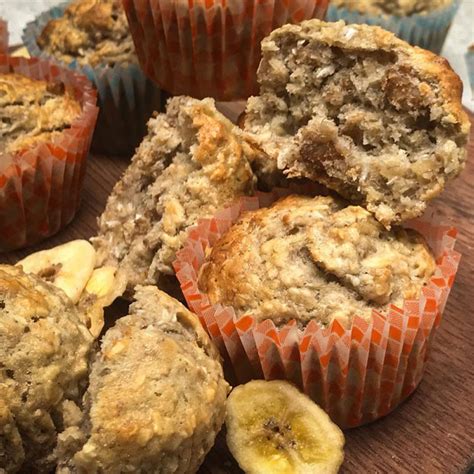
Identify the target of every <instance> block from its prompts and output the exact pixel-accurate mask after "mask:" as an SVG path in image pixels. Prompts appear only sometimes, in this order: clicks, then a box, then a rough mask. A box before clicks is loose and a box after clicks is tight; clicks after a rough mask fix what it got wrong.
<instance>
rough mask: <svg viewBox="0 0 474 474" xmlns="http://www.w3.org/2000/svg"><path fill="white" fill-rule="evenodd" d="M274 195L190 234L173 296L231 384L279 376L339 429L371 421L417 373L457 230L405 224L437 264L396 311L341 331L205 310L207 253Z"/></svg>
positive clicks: (445, 289)
mask: <svg viewBox="0 0 474 474" xmlns="http://www.w3.org/2000/svg"><path fill="white" fill-rule="evenodd" d="M286 194H288V193H286ZM282 195H285V192H284V191H281V190H278V191H274V192H272V193H261V194H258V195H257V196H256V197H250V198H242V199H240V200H239V201H238V202H236V203H235V204H233V205H232V206H230V207H228V208H226V209H224V210H223V211H221V212H219V213H218V214H216V215H215V216H214V217H212V218H210V219H203V220H200V221H199V223H198V224H197V226H195V227H193V228H192V229H190V230H189V234H188V239H187V241H186V244H185V245H184V247H183V249H182V250H181V251H180V252H178V254H177V259H176V261H175V262H174V268H175V271H176V276H177V278H178V280H179V282H180V285H181V289H182V292H183V294H184V296H185V298H186V301H187V303H188V305H189V307H190V308H191V309H192V310H193V311H194V312H195V313H196V314H197V315H198V316H199V319H200V321H201V323H202V324H203V326H204V328H205V329H206V330H207V332H208V333H209V335H210V336H211V338H212V339H213V341H214V343H215V344H216V345H217V347H218V348H219V350H220V352H221V355H222V356H223V358H224V360H225V361H226V363H227V364H228V365H229V366H230V367H231V368H232V369H233V372H234V374H235V377H236V379H237V381H238V382H239V383H244V382H246V381H248V380H250V379H255V378H264V379H267V380H271V379H286V380H289V381H291V382H293V383H295V384H296V385H297V386H298V387H300V389H301V390H303V391H304V392H305V393H306V394H307V395H309V396H310V397H311V398H312V399H313V400H314V401H315V402H316V403H318V404H319V405H320V406H321V407H323V408H324V409H325V410H326V411H327V412H328V413H329V415H330V416H331V418H332V419H333V420H334V421H335V422H336V423H338V424H339V425H340V426H341V427H343V428H349V427H355V426H358V425H361V424H364V423H368V422H370V421H374V420H376V419H377V418H380V417H382V416H385V415H387V414H388V413H389V412H390V411H392V410H393V409H394V408H395V407H397V406H398V405H399V404H400V403H401V402H402V401H403V400H404V399H406V398H407V397H408V396H409V395H410V394H411V393H412V392H413V391H414V390H415V388H416V387H417V385H418V384H419V382H420V380H421V378H422V376H423V372H424V369H425V364H426V361H427V358H428V355H429V349H430V347H431V343H432V340H433V337H434V335H435V333H436V330H437V328H438V326H439V324H440V322H441V315H442V313H443V310H444V307H445V305H446V301H447V298H448V295H449V292H450V290H451V287H452V285H453V282H454V278H455V275H456V272H457V269H458V264H459V261H460V254H459V253H458V252H456V251H455V250H454V245H455V241H456V234H457V232H456V230H455V229H454V228H453V227H451V226H449V225H436V224H434V221H435V218H434V216H430V217H428V218H424V219H423V220H421V219H420V220H416V221H413V222H411V223H410V227H412V228H415V229H416V230H418V231H419V232H420V233H421V234H423V235H424V237H425V238H426V239H427V242H428V244H429V245H430V247H431V249H432V251H433V252H434V254H435V256H436V259H437V260H436V261H437V267H436V271H435V273H434V275H433V277H432V278H431V280H430V281H429V283H428V284H427V285H426V286H425V287H424V288H423V290H422V292H421V295H420V297H419V298H418V299H416V300H410V301H405V302H404V304H403V307H400V308H399V307H396V306H394V305H392V306H391V307H390V308H389V310H388V311H386V312H384V313H379V312H377V311H373V315H372V319H371V320H370V321H366V320H364V319H362V318H360V317H358V316H355V317H354V319H353V322H352V326H351V327H350V328H345V327H343V326H342V325H341V323H339V322H338V321H337V320H334V321H333V322H332V323H331V324H330V325H329V326H328V327H322V326H321V325H320V324H318V323H317V322H316V321H311V322H310V323H309V324H308V325H307V326H306V327H305V328H304V329H300V328H299V327H298V326H297V324H296V322H295V321H291V322H290V323H288V324H286V325H284V326H282V327H276V326H275V324H274V323H273V321H271V320H265V321H263V322H258V321H257V320H256V319H255V318H254V317H253V316H252V315H251V314H246V315H243V316H240V317H238V316H236V314H235V311H234V309H233V308H231V307H225V306H222V305H220V304H216V305H213V304H211V303H210V301H209V298H208V297H207V295H206V294H205V293H202V292H201V291H200V290H199V287H198V283H197V278H198V272H199V268H200V266H201V265H202V264H203V262H204V260H205V254H206V251H207V249H209V248H210V247H212V245H213V244H214V243H215V242H216V241H217V240H218V239H219V238H220V237H221V236H222V235H223V234H224V233H225V232H226V231H227V230H228V229H229V228H230V227H231V226H232V224H233V223H235V222H236V221H237V220H238V218H239V216H241V214H242V213H244V212H246V211H249V210H254V209H258V208H260V207H266V206H268V205H270V204H271V203H272V202H274V201H275V200H277V199H278V198H279V197H281V196H282Z"/></svg>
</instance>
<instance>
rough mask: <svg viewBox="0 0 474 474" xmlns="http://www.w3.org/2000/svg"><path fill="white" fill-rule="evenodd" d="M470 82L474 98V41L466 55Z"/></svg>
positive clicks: (473, 98)
mask: <svg viewBox="0 0 474 474" xmlns="http://www.w3.org/2000/svg"><path fill="white" fill-rule="evenodd" d="M465 58H466V65H467V73H468V77H469V84H470V85H471V92H472V100H474V43H473V44H472V45H471V46H470V47H469V49H468V50H467V53H466V55H465Z"/></svg>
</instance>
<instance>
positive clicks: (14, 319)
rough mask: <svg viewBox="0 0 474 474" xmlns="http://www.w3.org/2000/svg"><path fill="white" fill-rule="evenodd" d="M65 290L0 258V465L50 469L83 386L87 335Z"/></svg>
mask: <svg viewBox="0 0 474 474" xmlns="http://www.w3.org/2000/svg"><path fill="white" fill-rule="evenodd" d="M82 320H83V318H82V317H81V315H80V314H79V312H78V311H77V310H76V308H75V307H74V305H73V304H72V302H71V301H70V300H69V299H68V298H67V297H66V295H65V294H64V293H63V292H62V291H61V290H58V289H57V288H55V287H54V286H52V285H49V284H48V283H45V282H43V281H42V280H41V279H40V278H38V277H36V276H35V275H27V274H25V273H23V271H22V270H21V269H20V268H18V267H12V266H9V265H0V472H7V473H9V472H18V471H21V472H44V473H47V472H50V471H51V469H52V468H54V466H55V461H56V459H55V457H54V455H53V450H54V448H55V446H56V442H57V435H58V432H60V431H62V430H63V429H64V426H65V425H66V424H67V423H68V419H69V418H70V416H71V414H72V413H74V411H75V410H77V409H78V408H77V405H76V404H78V403H80V401H81V399H82V395H83V393H84V391H85V389H86V387H87V375H88V361H89V356H90V351H91V348H92V344H93V338H92V336H91V334H90V333H89V331H88V330H87V328H86V326H85V325H84V324H83V322H82Z"/></svg>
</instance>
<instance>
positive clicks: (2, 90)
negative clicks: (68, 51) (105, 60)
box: [0, 73, 81, 153]
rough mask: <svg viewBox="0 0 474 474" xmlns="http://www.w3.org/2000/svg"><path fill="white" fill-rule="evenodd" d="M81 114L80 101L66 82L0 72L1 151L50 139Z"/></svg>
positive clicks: (19, 149) (14, 150)
mask: <svg viewBox="0 0 474 474" xmlns="http://www.w3.org/2000/svg"><path fill="white" fill-rule="evenodd" d="M80 113H81V105H80V103H79V102H78V101H77V100H76V99H75V98H74V97H73V95H72V93H71V91H67V90H66V89H65V85H64V84H63V83H60V82H48V81H43V80H36V79H31V78H29V77H26V76H22V75H20V74H17V73H10V74H0V153H16V152H19V151H22V150H25V149H27V148H31V147H33V146H35V145H37V144H39V143H42V142H48V141H51V140H53V139H54V138H55V137H58V136H59V135H60V133H61V132H62V131H63V130H64V129H66V128H70V126H71V124H72V122H73V121H74V120H75V119H76V118H77V117H78V116H79V115H80Z"/></svg>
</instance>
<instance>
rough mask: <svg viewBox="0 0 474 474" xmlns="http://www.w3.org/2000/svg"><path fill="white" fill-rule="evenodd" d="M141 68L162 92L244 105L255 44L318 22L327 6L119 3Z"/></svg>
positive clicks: (316, 2)
mask: <svg viewBox="0 0 474 474" xmlns="http://www.w3.org/2000/svg"><path fill="white" fill-rule="evenodd" d="M123 4H124V7H125V11H126V13H127V17H128V22H129V25H130V30H131V32H132V36H133V40H134V42H135V47H136V50H137V54H138V57H139V59H140V64H141V65H142V67H143V69H144V71H145V72H146V74H147V75H148V76H149V77H151V78H152V79H153V80H154V81H155V82H156V83H157V84H159V85H160V86H161V87H162V88H163V89H164V90H166V91H168V92H170V93H172V94H175V95H179V94H186V95H190V96H192V97H196V98H199V99H201V98H203V97H214V98H215V99H216V100H223V101H226V100H237V99H246V98H247V97H249V96H250V95H252V94H255V93H256V92H257V91H258V85H257V81H256V71H257V67H258V65H259V62H260V57H261V52H260V42H261V41H262V39H263V38H264V37H265V36H267V35H268V34H269V33H270V32H271V31H272V30H273V29H275V28H277V27H279V26H281V25H283V24H285V23H296V22H299V21H302V20H305V19H309V18H323V17H324V15H325V13H326V9H327V4H328V0H285V1H277V0H247V1H241V0H194V1H193V2H183V1H179V0H162V1H155V0H124V1H123Z"/></svg>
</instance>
